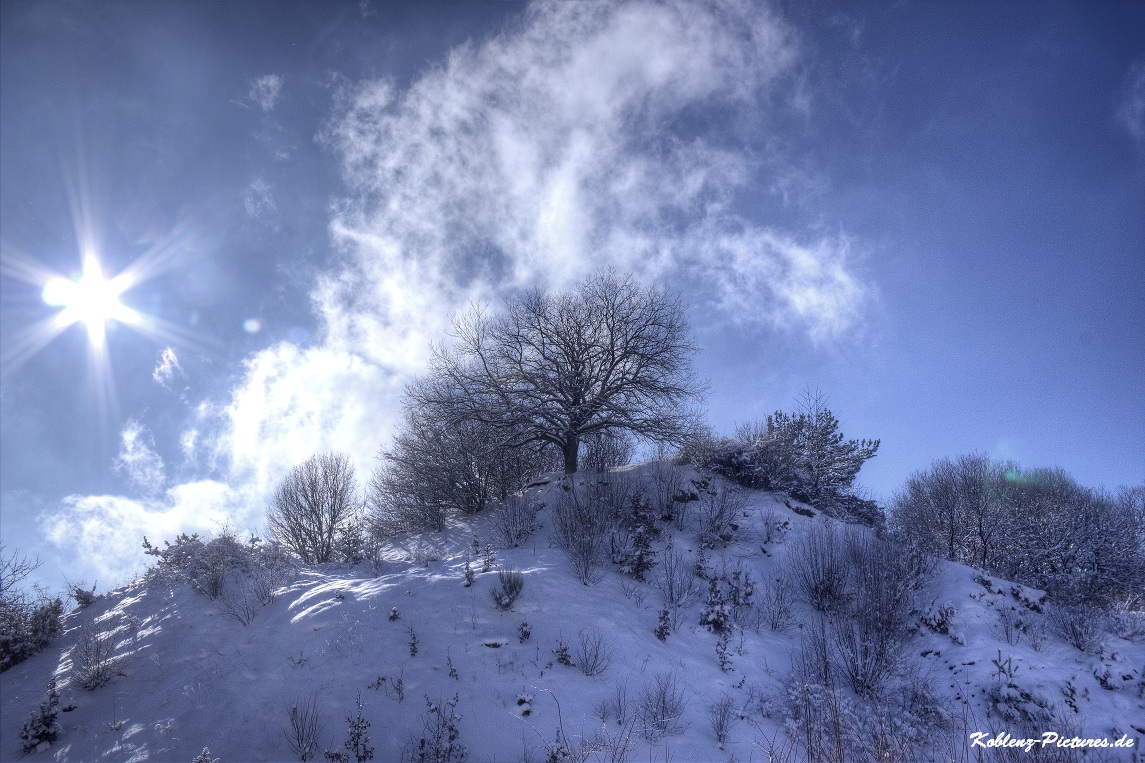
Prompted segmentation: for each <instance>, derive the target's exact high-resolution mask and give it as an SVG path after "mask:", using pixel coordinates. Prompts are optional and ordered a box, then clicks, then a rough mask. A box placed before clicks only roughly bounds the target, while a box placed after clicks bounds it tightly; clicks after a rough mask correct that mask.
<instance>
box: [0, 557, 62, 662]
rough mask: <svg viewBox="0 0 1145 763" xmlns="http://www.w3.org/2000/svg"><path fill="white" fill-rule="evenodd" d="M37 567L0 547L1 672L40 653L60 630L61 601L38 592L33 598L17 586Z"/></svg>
mask: <svg viewBox="0 0 1145 763" xmlns="http://www.w3.org/2000/svg"><path fill="white" fill-rule="evenodd" d="M39 566H40V563H39V562H38V561H29V560H28V558H27V557H26V556H22V555H21V554H19V553H17V552H14V553H11V554H8V553H6V552H5V547H4V546H2V545H0V671H4V670H7V669H8V668H10V667H12V666H13V665H16V664H17V663H20V662H23V661H24V660H26V659H27V658H29V657H31V656H32V655H34V654H36V653H37V652H39V651H41V650H43V649H44V648H45V647H47V646H48V644H50V643H51V642H52V641H53V640H54V639H55V638H56V637H57V636H59V635H60V633H61V631H62V629H63V628H62V625H61V624H60V618H61V617H62V616H63V611H64V605H63V602H62V601H60V599H58V598H54V599H49V598H48V597H47V596H45V595H44V594H43V593H39V592H38V595H37V596H36V597H32V596H30V595H29V594H28V593H26V592H25V591H24V590H23V589H22V588H21V587H20V586H21V583H22V582H23V581H24V580H25V579H27V577H28V576H29V575H31V574H32V572H34V571H35V570H36V568H38V567H39Z"/></svg>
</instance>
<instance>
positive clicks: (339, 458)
mask: <svg viewBox="0 0 1145 763" xmlns="http://www.w3.org/2000/svg"><path fill="white" fill-rule="evenodd" d="M357 492H358V483H357V480H356V479H355V477H354V466H353V464H351V463H350V457H349V456H348V455H346V454H345V453H320V454H318V455H315V456H311V457H310V458H308V459H306V460H305V461H303V462H302V463H301V464H298V465H296V466H295V467H294V468H293V469H291V470H290V473H289V474H288V475H286V477H285V478H284V479H283V480H282V482H281V483H279V485H278V489H277V490H275V491H274V499H273V501H272V503H271V505H270V506H269V507H267V510H266V523H267V527H268V529H269V531H270V536H271V538H273V539H274V540H276V541H278V542H280V543H282V544H283V545H284V546H286V547H287V548H290V549H291V550H293V551H294V552H295V553H297V554H298V555H299V556H300V557H302V561H303V562H305V563H306V564H318V563H321V562H328V561H330V559H331V557H332V556H333V553H334V543H335V541H336V539H337V538H338V536H339V534H340V533H341V532H342V531H343V530H344V529H345V527H346V525H347V523H348V522H350V521H351V520H352V519H353V517H354V514H355V512H356V511H357V508H358V503H357V502H358V497H357Z"/></svg>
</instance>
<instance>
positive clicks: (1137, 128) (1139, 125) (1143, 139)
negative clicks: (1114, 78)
mask: <svg viewBox="0 0 1145 763" xmlns="http://www.w3.org/2000/svg"><path fill="white" fill-rule="evenodd" d="M1117 120H1118V121H1119V122H1120V123H1121V126H1122V127H1124V128H1125V131H1126V132H1128V133H1129V135H1130V137H1132V138H1133V141H1134V142H1135V143H1136V144H1137V149H1138V150H1139V151H1141V152H1142V154H1143V155H1145V58H1140V59H1138V60H1137V61H1135V62H1134V63H1133V66H1131V67H1130V68H1129V71H1128V72H1127V73H1126V75H1125V85H1124V91H1123V94H1122V96H1121V103H1120V105H1119V106H1118V108H1117Z"/></svg>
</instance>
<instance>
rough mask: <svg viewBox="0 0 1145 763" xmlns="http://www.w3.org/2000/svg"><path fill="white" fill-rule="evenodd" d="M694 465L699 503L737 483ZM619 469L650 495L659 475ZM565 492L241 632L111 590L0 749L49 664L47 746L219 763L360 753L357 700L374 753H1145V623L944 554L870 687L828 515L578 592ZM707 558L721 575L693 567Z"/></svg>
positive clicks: (58, 648) (439, 537)
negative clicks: (829, 576)
mask: <svg viewBox="0 0 1145 763" xmlns="http://www.w3.org/2000/svg"><path fill="white" fill-rule="evenodd" d="M688 477H689V478H690V479H691V480H693V481H692V482H688V483H687V484H690V485H692V486H693V489H694V490H695V491H696V492H697V493H699V492H702V491H703V490H704V489H711V490H716V489H722V488H721V487H720V486H718V485H715V484H714V483H708V484H705V483H703V482H702V480H700V478H699V476H698V475H696V474H695V473H693V472H689V473H688ZM623 478H627V479H629V480H631V481H632V482H633V484H638V483H640V481H642V480H647V479H648V478H649V477H648V467H643V466H638V467H633V468H631V469H629V470H628V471H627V472H626V473H625V477H622V478H617V479H623ZM579 479H582V480H584V479H587V478H586V477H580V478H579ZM697 483H699V484H697ZM560 489H561V488H560V486H559V484H558V483H557V482H552V483H549V484H547V485H543V486H539V487H536V488H533V489H532V490H531V491H530V496H529V497H530V498H531V499H533V500H536V501H540V502H543V503H544V504H545V508H544V509H542V510H541V512H540V513H539V515H538V517H537V525H538V526H537V527H536V529H535V530H534V531H533V533H532V534H531V535H530V536H529V537H528V539H527V540H526V541H525V542H524V543H523V544H522V545H521V546H519V547H517V548H496V549H495V550H494V552H493V553H494V557H495V559H494V560H493V562H492V565H491V566H489V567H488V569H485V563H484V560H483V559H482V557H483V555H484V554H485V551H484V549H485V546H486V544H487V543H492V542H493V540H494V537H495V532H494V527H493V522H494V521H495V518H494V517H480V518H479V519H477V520H476V521H474V522H472V523H468V524H464V525H458V526H456V527H454V528H452V529H450V530H448V531H446V532H444V533H440V534H428V535H422V536H418V537H407V538H402V539H400V541H398V542H395V543H394V544H393V545H392V546H391V547H390V548H389V549H388V551H387V554H386V558H385V559H384V560H383V561H382V562H381V563H379V564H377V565H376V566H375V565H372V564H370V563H363V564H360V565H358V566H356V567H353V568H350V567H347V566H345V565H342V566H339V565H324V566H322V567H320V568H307V569H303V570H301V571H300V572H299V574H298V575H297V577H296V579H294V580H293V582H291V583H290V584H289V585H287V586H285V587H284V588H283V589H282V590H280V591H279V592H278V595H277V597H276V598H275V600H274V601H273V602H272V603H270V604H269V605H267V606H264V607H263V606H260V607H257V608H254V609H252V610H250V612H249V613H248V614H250V615H251V617H250V620H249V623H248V624H245V625H244V624H243V622H241V620H242V619H246V618H245V617H236V616H234V615H233V614H232V615H228V614H226V613H224V612H223V611H222V608H221V607H220V602H219V600H211V599H208V598H207V597H205V596H203V595H201V594H199V593H196V592H195V591H194V590H192V588H191V587H190V586H189V584H188V583H186V582H185V581H181V580H178V579H176V578H174V577H172V576H152V577H151V578H149V579H145V580H140V581H136V582H134V583H132V584H130V585H128V586H125V587H124V588H122V589H120V590H117V591H114V592H112V593H110V594H108V595H106V596H105V597H103V598H101V599H100V600H98V601H97V602H95V603H94V604H92V605H91V606H90V607H88V608H86V609H82V610H77V611H74V612H72V613H71V614H69V615H68V616H67V617H66V619H65V628H66V633H65V635H64V636H63V637H62V638H61V639H60V640H59V641H58V642H57V643H55V644H54V645H53V646H52V647H50V648H49V649H48V650H47V651H45V652H43V653H41V654H39V655H37V656H35V657H33V658H31V659H29V660H27V661H26V662H24V663H22V664H20V665H17V666H16V667H14V668H12V669H11V670H8V671H7V672H5V673H3V674H0V697H2V700H0V702H2V704H0V710H2V719H0V759H3V760H18V759H21V758H22V757H23V756H24V752H23V750H22V744H21V739H20V731H21V726H22V724H24V723H25V720H26V719H27V718H28V716H29V714H30V713H33V711H35V710H36V708H37V707H38V706H39V704H40V702H41V701H42V700H43V698H44V695H45V690H46V688H47V684H48V681H49V679H51V678H52V677H53V676H54V677H55V679H56V681H57V684H58V688H59V694H60V701H59V710H60V712H59V714H58V722H59V724H60V727H61V728H60V732H59V734H58V736H57V738H56V740H55V742H54V743H53V744H51V745H48V744H44V745H41V746H40V749H38V750H36V751H33V752H31V753H29V754H28V758H29V759H32V760H36V759H42V760H47V759H54V760H59V761H179V762H182V763H190V761H192V760H193V759H195V758H196V756H198V755H199V754H200V753H201V752H202V751H203V750H204V748H209V750H210V753H211V756H210V757H211V758H212V759H213V758H217V759H219V760H221V761H223V763H237V762H239V761H288V760H298V759H300V757H301V756H300V754H299V750H298V749H297V748H298V747H299V746H304V744H305V741H306V737H307V736H314V737H316V741H317V745H318V748H317V749H315V750H313V751H312V755H313V756H312V757H311V759H313V760H323V759H324V758H323V752H324V751H325V750H327V749H329V750H331V751H341V752H342V753H343V754H347V755H349V759H350V760H354V754H353V752H352V751H349V752H348V748H347V747H346V746H345V745H344V742H345V741H346V740H347V735H348V723H347V719H348V717H350V718H352V717H355V716H356V714H357V712H358V705H357V701H358V698H360V702H361V715H362V717H363V718H364V719H365V720H367V721H369V724H370V725H369V728H368V730H367V735H368V738H369V746H371V747H372V748H373V758H374V759H375V760H379V761H399V760H406V761H413V760H419V761H420V760H425V761H445V760H462V759H466V756H467V759H468V760H470V761H481V762H484V761H490V762H492V761H503V762H505V761H544V760H553V761H565V760H604V761H625V760H632V761H644V760H649V761H674V762H675V763H684V762H687V761H730V760H737V761H749V760H754V761H760V760H763V761H767V760H772V759H774V760H792V761H794V760H803V759H805V758H806V757H808V756H809V755H810V756H812V757H814V756H820V757H828V756H830V755H834V754H837V753H840V751H845V754H846V756H847V757H848V758H849V759H850V758H851V757H854V758H856V759H862V758H863V757H865V756H866V757H869V758H870V759H874V757H875V756H876V755H881V756H882V758H881V759H884V760H922V759H927V758H933V759H938V760H950V759H952V758H954V759H957V760H975V759H977V756H979V755H981V754H985V755H986V757H985V758H984V759H994V756H998V759H1015V760H1035V759H1042V760H1045V759H1071V756H1074V757H1077V758H1078V759H1087V760H1122V761H1132V760H1140V759H1142V753H1140V752H1139V751H1138V748H1137V744H1140V742H1141V741H1143V738H1145V643H1143V642H1145V639H1143V638H1142V634H1137V635H1136V636H1134V634H1133V632H1132V630H1133V627H1132V623H1128V624H1127V623H1124V622H1123V623H1121V624H1120V626H1119V627H1118V626H1117V624H1114V626H1112V627H1111V626H1108V625H1107V626H1106V627H1105V629H1104V635H1099V636H1098V638H1097V639H1096V640H1095V641H1094V643H1093V644H1092V645H1090V646H1089V647H1088V651H1082V650H1080V649H1079V648H1077V647H1076V646H1074V645H1072V644H1070V643H1067V642H1066V640H1065V639H1064V638H1063V637H1062V636H1061V635H1060V634H1059V632H1058V631H1057V630H1056V629H1055V628H1054V627H1053V624H1052V623H1051V622H1050V620H1049V618H1047V617H1046V615H1045V614H1044V613H1043V612H1041V611H1039V610H1042V609H1043V606H1042V604H1043V601H1042V599H1043V597H1042V596H1041V594H1040V592H1037V591H1032V590H1029V589H1023V588H1021V587H1020V586H1016V585H1012V584H1010V583H1008V582H1006V581H1002V580H998V579H991V578H988V577H985V576H982V575H981V574H980V573H978V572H976V571H975V570H973V569H970V568H967V567H965V566H962V565H957V564H949V563H945V562H941V563H938V565H937V572H936V574H935V576H934V579H933V580H932V581H931V582H930V583H929V584H928V585H927V586H926V588H925V589H923V590H922V591H921V592H919V595H918V599H917V602H916V604H917V606H916V610H917V611H915V612H913V613H912V615H911V622H910V624H909V628H908V629H907V630H906V634H905V635H904V637H903V638H904V640H903V641H902V643H901V646H900V647H898V648H897V649H896V650H895V652H896V654H898V655H899V660H898V661H897V662H896V663H895V666H894V670H893V676H892V677H891V678H890V679H889V680H887V681H886V682H885V683H884V684H882V685H881V687H880V688H879V691H878V692H875V693H870V694H863V693H859V694H856V693H855V691H854V689H853V687H852V686H851V684H850V683H849V682H848V681H847V680H846V675H845V674H844V672H843V671H842V670H840V669H839V668H840V666H839V664H837V663H838V661H837V660H836V657H835V652H837V651H838V650H839V649H840V648H841V646H840V644H841V642H840V641H839V638H838V634H839V633H841V632H842V631H827V630H824V629H823V628H822V627H819V626H817V625H816V624H817V623H819V622H821V621H822V616H821V615H820V613H819V612H817V611H816V610H815V609H814V608H813V607H812V606H811V604H810V603H809V601H808V600H807V596H806V595H805V592H804V591H803V589H801V588H800V586H799V585H798V583H797V582H796V581H795V578H794V577H793V570H794V569H795V557H796V556H797V555H798V554H801V553H804V552H805V551H806V548H807V545H808V543H809V540H808V539H811V538H813V537H823V530H822V529H821V528H823V527H824V526H834V525H837V524H838V523H837V522H835V520H833V519H830V518H827V517H825V516H823V515H821V514H820V513H819V512H816V511H814V510H812V509H810V508H809V507H806V506H803V505H801V504H798V503H793V502H791V501H790V500H788V499H786V498H785V497H784V496H781V495H773V494H770V493H763V492H750V493H747V494H746V498H747V500H746V503H744V504H743V506H742V507H737V516H736V517H735V518H734V521H733V522H732V524H731V528H730V531H729V533H730V536H731V537H730V540H727V541H721V542H718V543H716V544H715V547H713V548H711V549H708V550H705V551H703V552H701V549H700V545H699V543H698V541H697V532H696V531H695V524H694V523H692V524H689V523H688V522H683V521H681V522H661V523H660V524H659V537H658V538H657V539H656V540H655V542H654V543H653V549H654V550H655V552H656V557H655V558H656V560H657V565H656V566H655V567H653V568H652V569H651V570H650V571H648V572H647V574H646V575H645V577H646V581H644V582H641V581H639V580H636V579H634V578H633V577H632V576H631V575H624V574H621V573H620V572H619V571H618V569H617V568H616V566H614V565H611V564H607V563H606V564H605V565H603V567H602V568H601V569H600V574H599V580H598V581H597V582H595V583H593V584H590V585H584V584H582V583H581V582H580V581H579V580H578V579H577V576H576V575H575V574H574V572H573V568H572V567H571V565H570V562H569V559H568V558H567V555H566V553H565V552H564V551H562V550H561V549H559V548H556V547H553V546H552V545H551V544H550V536H551V534H552V532H553V529H554V516H553V512H554V508H553V507H554V505H555V501H556V499H557V496H558V495H559V492H558V491H559V490H560ZM677 524H678V525H680V528H682V529H680V528H678V527H677V526H676V525H677ZM815 528H820V529H815ZM851 532H852V533H855V532H856V530H854V529H852V530H851ZM858 532H860V533H867V532H869V531H867V530H865V529H864V530H861V531H858ZM815 533H819V535H818V536H816V535H815ZM832 536H838V537H842V536H843V528H842V527H841V526H840V527H839V530H838V532H837V533H832ZM855 537H858V536H855ZM475 538H476V539H477V542H476V546H477V553H476V554H474V539H475ZM669 543H671V549H668V544H669ZM669 555H672V558H673V559H675V560H677V561H678V560H687V562H688V565H689V572H688V576H687V577H688V578H691V579H692V580H694V582H695V590H694V592H692V593H690V595H688V596H685V597H684V602H683V604H682V606H681V607H679V609H678V610H677V611H676V612H675V615H676V622H675V623H674V625H675V627H674V628H673V623H671V622H669V623H668V624H667V626H664V625H662V623H661V620H662V616H661V610H662V609H664V608H665V605H664V603H663V597H664V593H663V589H664V580H663V579H662V576H663V574H664V572H663V569H664V566H665V564H667V563H669V560H668V556H669ZM701 556H702V557H703V559H702V561H701V559H700V557H701ZM467 560H468V562H469V564H470V566H471V568H472V570H473V572H474V581H473V583H472V585H468V586H467V585H465V567H466V564H467ZM698 563H699V565H700V566H702V568H703V570H704V574H705V575H706V576H707V578H708V579H709V580H703V579H700V578H694V577H693V576H692V572H693V571H694V570H695V569H696V567H697V564H698ZM505 569H516V570H519V571H520V573H521V575H522V576H523V580H524V587H523V590H522V592H521V593H520V596H519V597H518V598H517V599H516V600H515V601H514V602H513V603H512V605H511V607H510V608H509V609H507V610H503V609H501V608H500V607H499V606H498V605H497V604H496V603H495V601H494V598H493V597H492V596H491V595H490V591H491V589H493V588H495V587H499V586H500V578H499V571H500V570H505ZM721 575H722V577H721ZM658 576H660V577H658ZM710 580H715V581H716V582H715V583H712V582H710ZM777 580H780V581H787V584H786V586H784V585H781V584H779V583H777V582H776V581H777ZM657 581H659V583H658V582H657ZM733 581H738V582H733ZM749 582H750V586H749V585H747V583H749ZM737 585H738V586H739V587H738V588H735V591H736V593H735V594H734V595H733V596H731V599H729V596H728V595H727V594H728V591H730V590H732V589H733V588H734V587H735V586H737ZM749 588H750V589H751V593H750V597H749V596H748V595H747V589H749ZM713 590H714V591H716V592H717V593H721V594H723V595H722V596H717V597H716V598H715V599H713V598H712V591H713ZM785 593H786V594H788V595H789V596H790V615H789V616H785V613H784V611H783V607H784V602H783V596H784V595H785ZM717 599H718V600H717ZM239 614H242V613H239ZM671 619H672V618H669V620H671ZM701 620H706V621H707V622H708V625H706V626H705V625H701ZM784 620H789V622H787V623H785V622H784ZM713 622H714V624H713ZM773 625H775V626H776V629H774V630H773V628H772V626H773ZM658 628H661V635H665V636H666V637H665V638H664V639H661V638H659V637H658V636H657V635H656V634H655V633H654V631H656V630H657V629H658ZM1113 631H1119V632H1120V633H1121V634H1122V635H1125V636H1130V637H1133V638H1135V639H1136V640H1135V641H1131V640H1127V639H1126V638H1123V637H1121V635H1118V633H1116V632H1113ZM816 633H818V634H820V636H821V638H819V639H818V640H817V638H816ZM104 634H110V637H109V638H108V639H107V642H106V643H107V644H108V645H109V648H110V649H111V651H110V652H109V653H108V655H107V659H106V660H105V661H106V663H107V666H108V668H109V674H108V676H107V677H108V678H109V679H110V680H109V682H108V683H106V685H103V686H99V687H98V688H95V689H93V690H87V689H84V688H82V687H81V686H80V685H79V684H80V681H79V680H78V676H79V674H80V670H79V666H78V662H79V657H78V650H77V644H78V643H79V642H80V640H81V639H82V638H85V637H86V638H87V639H88V644H89V646H90V643H91V639H92V637H93V635H94V636H96V637H99V636H102V635H104ZM822 636H826V638H822ZM817 644H818V647H817V646H816V645H817ZM817 648H821V649H823V650H826V651H827V652H830V655H828V657H827V658H826V662H825V663H824V665H826V666H827V667H826V668H825V673H826V674H825V675H824V676H822V678H823V680H822V681H820V682H808V680H807V677H808V672H807V671H808V667H809V666H810V667H811V668H814V664H813V663H814V660H813V659H812V657H813V654H814V653H815V651H816V649H817ZM95 683H99V681H96V682H95ZM812 684H814V685H812ZM799 687H801V688H799ZM801 703H802V704H801ZM292 708H294V720H295V721H296V724H295V725H297V726H299V727H300V728H299V729H298V730H297V732H295V730H294V729H292ZM800 708H802V709H800ZM828 709H830V710H831V711H830V712H827V710H828ZM308 716H309V717H308ZM308 720H310V721H316V724H317V727H316V729H315V727H314V725H311V726H310V727H309V728H306V724H305V721H308ZM828 722H830V723H828ZM831 724H833V726H831ZM880 724H882V725H883V726H884V728H880ZM1007 732H1008V733H1010V734H1011V737H1012V738H1014V739H1025V738H1027V737H1030V736H1031V734H1032V732H1037V733H1036V736H1037V738H1038V740H1039V743H1040V741H1041V739H1042V737H1041V734H1042V733H1043V732H1044V733H1050V732H1053V733H1058V734H1060V735H1061V736H1062V737H1063V738H1068V737H1074V736H1077V737H1085V738H1092V739H1098V740H1106V741H1107V742H1108V743H1109V744H1113V743H1114V742H1116V741H1119V740H1120V741H1121V743H1122V744H1123V745H1125V744H1128V743H1130V742H1134V746H1133V747H1121V748H1106V749H1104V750H1094V751H1091V752H1089V753H1088V754H1086V756H1085V757H1082V753H1080V752H1078V751H1076V750H1070V749H1067V748H1063V747H1058V746H1055V745H1054V744H1050V745H1047V746H1045V747H1042V746H1041V745H1040V744H1039V745H1038V746H1036V747H1035V748H1034V749H1032V750H1031V751H1030V752H1029V753H1028V754H1027V753H1024V752H1021V751H1020V750H1017V749H1015V748H1008V749H1006V750H998V749H996V748H990V747H985V746H982V745H985V744H986V742H987V741H991V740H997V739H998V738H999V737H998V735H999V734H1000V733H1001V734H1004V733H1007ZM809 734H811V735H812V736H808V735H809ZM832 734H834V735H836V736H838V737H840V738H841V737H847V738H846V739H836V740H834V741H832V740H831V738H830V737H831V735H832ZM975 734H979V735H980V736H974V735H975ZM812 737H814V738H812ZM1003 738H1004V737H1003ZM976 742H977V744H976ZM832 745H835V746H832ZM877 745H883V746H885V747H886V749H877V747H876V746H877ZM359 749H361V748H359ZM1006 755H1009V756H1012V757H1009V758H1007V757H1005V756H1006ZM1054 756H1058V757H1054Z"/></svg>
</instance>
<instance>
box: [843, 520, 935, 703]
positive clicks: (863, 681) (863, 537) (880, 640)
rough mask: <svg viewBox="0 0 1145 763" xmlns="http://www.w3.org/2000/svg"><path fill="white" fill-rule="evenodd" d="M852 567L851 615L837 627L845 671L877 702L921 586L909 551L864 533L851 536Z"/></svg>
mask: <svg viewBox="0 0 1145 763" xmlns="http://www.w3.org/2000/svg"><path fill="white" fill-rule="evenodd" d="M845 545H846V555H847V557H848V559H849V561H850V564H851V571H850V573H851V574H850V585H849V593H850V598H849V607H847V608H846V612H845V614H846V615H847V617H841V618H839V619H838V620H837V621H836V622H835V623H834V625H833V627H832V629H831V630H832V643H833V646H834V648H835V654H836V657H837V659H838V663H839V667H840V669H841V670H842V672H843V675H844V677H845V678H846V680H847V682H848V683H849V684H850V686H851V688H852V689H853V690H854V692H855V693H856V694H858V695H859V696H860V697H864V698H868V699H869V698H871V697H873V696H874V695H875V694H877V693H878V692H879V690H880V689H881V688H882V687H883V686H884V685H885V684H886V682H887V681H888V680H889V679H890V678H891V677H892V676H893V675H894V674H895V672H896V670H897V669H898V666H899V662H900V653H901V645H902V642H903V640H904V639H905V638H906V635H907V628H908V625H909V624H910V622H911V618H912V615H913V613H914V611H915V604H916V600H917V598H918V587H919V586H920V585H921V584H920V582H919V581H918V580H916V579H914V578H912V576H911V570H912V569H913V567H912V561H911V559H910V557H909V551H908V550H905V549H903V548H902V547H901V546H899V545H897V544H895V543H893V542H891V541H888V540H884V539H881V538H877V537H875V536H874V535H873V534H872V533H871V532H869V531H867V530H863V529H857V528H854V529H851V530H849V531H848V532H847V534H846V540H845Z"/></svg>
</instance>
